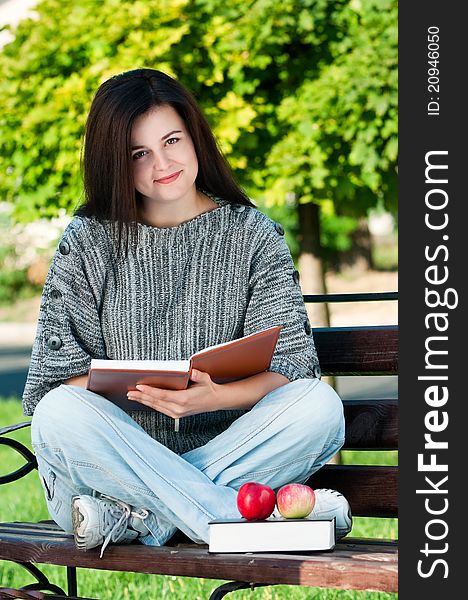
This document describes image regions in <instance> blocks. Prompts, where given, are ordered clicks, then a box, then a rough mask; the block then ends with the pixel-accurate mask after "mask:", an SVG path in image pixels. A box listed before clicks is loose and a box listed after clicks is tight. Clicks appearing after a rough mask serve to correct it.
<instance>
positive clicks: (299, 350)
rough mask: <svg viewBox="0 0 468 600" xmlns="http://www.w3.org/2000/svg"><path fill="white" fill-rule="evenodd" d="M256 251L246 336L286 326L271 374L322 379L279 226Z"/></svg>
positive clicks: (296, 274) (291, 262) (273, 361)
mask: <svg viewBox="0 0 468 600" xmlns="http://www.w3.org/2000/svg"><path fill="white" fill-rule="evenodd" d="M267 229H268V233H267V235H266V236H265V237H264V238H263V240H262V243H261V244H259V247H258V248H257V250H256V253H255V256H254V259H253V261H252V264H251V269H250V281H249V291H250V300H249V304H248V307H247V312H246V316H245V323H244V335H249V334H250V333H255V332H257V331H260V330H262V329H265V328H267V327H271V326H273V325H283V329H282V330H281V332H280V336H279V339H278V343H277V346H276V350H275V353H274V355H273V359H272V362H271V365H270V368H269V369H268V370H269V371H274V372H276V373H280V374H281V375H284V376H285V377H287V378H288V379H289V380H290V381H294V380H296V379H301V378H307V379H310V378H313V377H318V378H319V377H320V368H319V366H318V358H317V352H316V350H315V345H314V340H313V336H312V332H311V327H310V323H309V320H308V316H307V311H306V308H305V305H304V300H303V298H302V291H301V288H300V285H299V279H298V272H297V271H296V268H295V266H294V262H293V259H292V256H291V253H290V251H289V248H288V246H287V243H286V241H285V239H284V232H283V229H282V227H281V225H279V224H275V225H274V226H273V223H272V222H271V221H269V225H268V227H267Z"/></svg>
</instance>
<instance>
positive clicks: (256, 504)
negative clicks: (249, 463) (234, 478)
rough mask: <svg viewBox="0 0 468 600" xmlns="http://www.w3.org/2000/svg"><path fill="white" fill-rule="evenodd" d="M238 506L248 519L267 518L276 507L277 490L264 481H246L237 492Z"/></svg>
mask: <svg viewBox="0 0 468 600" xmlns="http://www.w3.org/2000/svg"><path fill="white" fill-rule="evenodd" d="M237 508H238V509H239V512H240V514H241V515H242V516H243V517H244V518H245V519H247V520H248V521H253V520H254V519H266V518H268V517H269V516H270V515H271V513H272V512H273V510H274V508H275V492H274V491H273V490H272V489H271V487H269V486H268V485H263V484H262V483H255V482H253V481H249V482H248V483H244V485H241V487H240V488H239V491H238V492H237Z"/></svg>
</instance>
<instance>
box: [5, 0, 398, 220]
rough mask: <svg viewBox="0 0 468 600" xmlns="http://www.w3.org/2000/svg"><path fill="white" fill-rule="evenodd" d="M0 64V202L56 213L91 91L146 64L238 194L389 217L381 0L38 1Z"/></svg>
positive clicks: (391, 85) (387, 42)
mask: <svg viewBox="0 0 468 600" xmlns="http://www.w3.org/2000/svg"><path fill="white" fill-rule="evenodd" d="M36 11H37V13H38V14H39V15H40V18H39V20H31V19H30V20H25V21H23V22H22V23H20V25H19V27H18V28H17V31H16V38H15V40H14V41H13V42H11V43H10V44H8V45H7V46H6V47H5V48H4V49H3V54H2V55H1V56H0V97H1V98H2V100H1V102H2V110H1V111H0V129H1V136H0V172H1V173H2V177H1V178H0V180H1V182H0V197H2V198H3V199H4V200H7V201H11V202H14V203H15V216H16V218H17V219H22V220H26V219H31V218H37V217H39V216H46V217H47V216H49V217H50V216H52V215H54V214H57V211H58V209H59V208H60V207H63V208H66V209H67V210H69V211H70V210H71V209H72V208H73V207H75V206H76V205H77V204H78V203H79V201H80V199H81V195H82V188H81V177H80V166H79V161H80V148H81V144H82V133H83V127H84V123H85V118H86V113H87V111H88V108H89V105H90V102H91V99H92V96H93V93H94V92H95V90H96V89H97V87H98V85H99V84H100V83H101V82H102V81H104V80H105V79H107V78H108V77H110V76H111V75H114V74H116V73H118V72H121V71H124V70H127V69H132V68H136V67H139V66H147V67H153V68H158V69H161V70H163V71H166V72H168V73H169V74H172V75H174V76H176V77H177V78H179V79H180V80H181V81H182V82H183V83H184V84H185V85H186V86H187V87H188V88H189V89H191V90H192V91H193V92H194V94H195V96H196V97H197V99H198V100H199V102H200V103H201V105H202V106H203V108H204V109H205V112H206V114H207V116H208V118H209V120H210V122H211V124H212V126H213V127H214V129H215V132H216V134H217V136H218V138H219V140H220V145H221V146H222V148H223V150H224V152H225V154H226V155H227V157H228V158H229V160H230V162H231V164H232V165H233V167H234V169H235V172H236V175H237V177H238V179H239V180H240V182H241V183H242V184H243V185H244V186H245V187H246V189H247V190H248V192H249V193H250V194H251V195H252V197H254V198H255V199H258V200H259V199H261V200H262V201H264V202H265V203H266V206H267V207H269V206H272V205H274V204H277V205H278V204H279V205H280V204H283V203H284V202H285V197H286V195H287V194H290V193H295V194H296V196H297V197H298V198H299V200H300V201H301V202H304V201H315V202H321V201H322V200H332V201H333V202H334V203H335V204H336V207H337V214H340V215H358V216H359V215H362V214H365V211H366V209H367V208H368V207H369V206H371V205H373V204H375V203H376V202H377V200H378V199H379V198H380V199H381V200H383V202H384V203H385V205H386V206H387V207H389V208H394V207H395V195H396V192H395V179H396V176H395V165H396V153H397V137H396V128H397V116H396V101H397V99H396V93H397V92H396V85H397V80H396V77H397V74H396V60H397V46H396V38H397V29H396V28H397V24H396V23H397V21H396V14H397V6H396V2H394V1H393V0H282V1H281V2H280V1H279V0H255V1H251V2H249V3H248V5H246V4H245V3H242V2H238V1H237V0H164V1H162V0H152V1H149V0H135V1H134V2H123V3H122V2H120V0H81V1H80V2H72V1H71V0H42V1H41V2H40V3H39V4H38V5H37V7H36Z"/></svg>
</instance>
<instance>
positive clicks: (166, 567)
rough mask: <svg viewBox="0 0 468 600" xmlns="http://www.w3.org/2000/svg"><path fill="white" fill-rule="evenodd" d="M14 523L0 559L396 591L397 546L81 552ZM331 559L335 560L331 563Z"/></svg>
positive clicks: (6, 527)
mask: <svg viewBox="0 0 468 600" xmlns="http://www.w3.org/2000/svg"><path fill="white" fill-rule="evenodd" d="M15 527H16V524H14V523H7V524H6V523H3V524H1V525H0V542H1V544H0V558H2V559H6V560H16V561H20V562H33V563H50V564H56V565H65V566H77V567H84V568H90V569H105V570H117V571H130V572H137V573H156V574H162V575H179V576H186V577H205V578H210V579H211V578H213V577H215V578H217V579H226V580H237V581H249V582H255V583H281V584H290V585H304V586H320V587H325V588H329V587H332V588H340V589H357V590H376V591H387V592H395V591H396V590H397V548H396V546H395V545H394V544H391V543H389V544H375V545H373V544H370V543H356V544H355V543H353V541H352V540H349V541H346V542H340V543H338V544H337V546H336V548H335V550H334V551H333V552H332V553H329V552H317V553H308V554H307V553H303V554H276V553H275V554H268V553H264V554H210V553H209V552H208V550H207V547H206V546H199V545H196V544H193V545H191V546H189V545H183V546H172V547H171V546H162V547H160V548H156V547H148V546H143V545H140V544H132V545H131V546H109V548H107V549H106V551H105V553H104V556H103V558H102V559H100V558H99V549H96V550H90V551H88V552H79V551H78V550H76V549H75V546H74V544H73V541H72V540H71V539H70V540H63V541H61V540H59V539H58V538H57V537H54V536H51V535H48V534H49V532H48V531H47V530H44V531H43V534H42V535H41V534H40V533H38V531H37V524H34V529H35V531H34V533H31V535H28V534H27V533H26V534H25V533H24V524H23V530H22V532H21V534H20V535H18V533H15ZM332 557H333V560H331V558H332Z"/></svg>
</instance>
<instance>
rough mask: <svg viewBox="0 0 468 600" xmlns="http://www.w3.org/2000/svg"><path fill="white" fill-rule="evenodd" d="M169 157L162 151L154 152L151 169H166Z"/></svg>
mask: <svg viewBox="0 0 468 600" xmlns="http://www.w3.org/2000/svg"><path fill="white" fill-rule="evenodd" d="M170 162H171V161H170V160H169V158H168V157H167V156H166V155H165V154H164V152H155V153H154V159H153V169H154V170H155V171H166V170H167V168H168V166H169V165H170Z"/></svg>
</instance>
